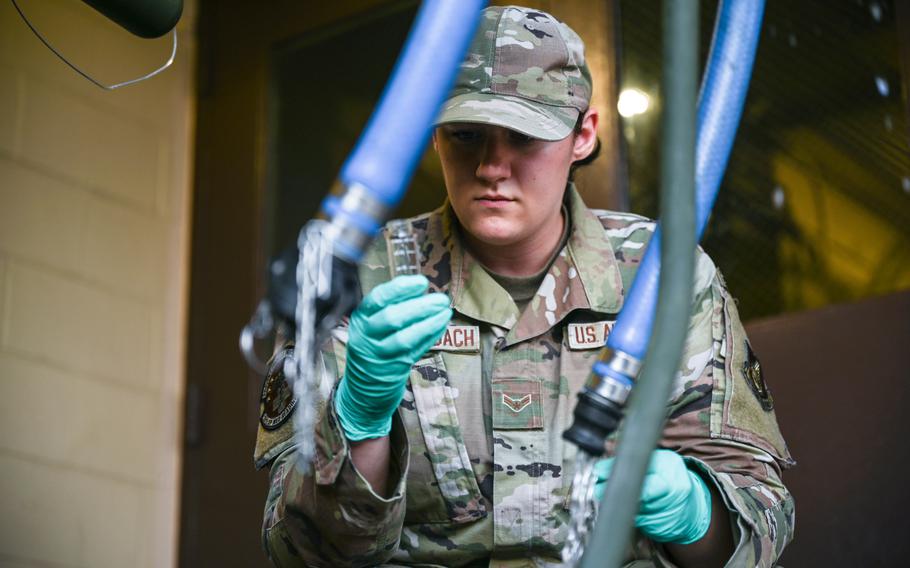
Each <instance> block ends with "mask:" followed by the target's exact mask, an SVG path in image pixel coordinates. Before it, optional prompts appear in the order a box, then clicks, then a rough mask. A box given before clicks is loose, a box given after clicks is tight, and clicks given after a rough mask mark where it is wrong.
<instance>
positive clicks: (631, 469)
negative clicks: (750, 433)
mask: <svg viewBox="0 0 910 568" xmlns="http://www.w3.org/2000/svg"><path fill="white" fill-rule="evenodd" d="M663 29H664V45H663V77H664V87H663V93H664V97H663V98H664V101H665V104H664V108H665V109H666V110H665V112H664V116H663V120H664V130H663V132H664V134H663V147H662V152H661V221H660V222H661V226H662V229H661V230H662V231H663V239H662V242H661V248H662V251H661V272H660V289H659V292H658V300H657V311H656V315H655V326H654V332H653V334H652V337H651V341H650V348H649V349H648V354H647V356H646V357H645V362H644V366H643V368H642V373H641V376H640V378H639V380H638V382H637V384H636V385H635V388H633V389H632V395H631V398H630V403H629V407H628V408H629V411H628V418H627V419H626V421H625V422H624V423H623V425H622V427H621V429H620V432H619V446H618V450H617V453H616V463H615V465H614V467H613V471H612V474H611V477H610V479H609V481H608V482H607V487H606V490H605V492H604V497H603V501H602V504H601V508H600V514H599V517H598V520H597V525H596V526H595V528H594V532H593V534H592V535H591V538H590V540H589V542H588V547H587V549H586V551H585V555H584V556H583V557H582V560H581V566H582V567H585V568H588V567H590V568H593V567H595V566H596V567H598V568H602V567H607V568H613V567H617V566H619V564H620V562H621V561H622V559H623V554H625V552H626V550H627V546H628V542H629V539H630V537H631V534H632V526H633V521H634V517H635V514H636V513H637V512H638V503H639V495H640V494H641V484H642V480H643V479H644V476H645V471H646V470H647V467H648V462H649V460H650V456H651V452H652V451H653V450H654V448H655V446H656V445H657V442H658V440H659V439H660V433H661V431H662V429H663V423H664V420H665V419H666V408H667V401H668V399H669V397H670V390H671V388H672V383H673V378H674V377H675V376H676V373H677V371H678V369H679V363H680V358H681V357H682V350H683V345H684V343H685V339H686V331H687V330H688V324H689V317H690V313H691V305H692V287H693V274H694V258H695V254H694V253H695V242H696V241H695V110H696V90H697V72H698V59H697V56H698V0H668V1H666V2H664V3H663Z"/></svg>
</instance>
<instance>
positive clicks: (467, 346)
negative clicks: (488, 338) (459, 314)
mask: <svg viewBox="0 0 910 568" xmlns="http://www.w3.org/2000/svg"><path fill="white" fill-rule="evenodd" d="M430 349H431V350H433V351H458V352H463V353H479V352H480V328H479V327H478V326H476V325H450V326H449V327H447V328H446V332H445V333H444V334H443V335H442V337H440V338H439V341H437V342H436V345H434V346H433V347H431V348H430Z"/></svg>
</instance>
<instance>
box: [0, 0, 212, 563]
mask: <svg viewBox="0 0 910 568" xmlns="http://www.w3.org/2000/svg"><path fill="white" fill-rule="evenodd" d="M19 4H20V6H21V7H22V9H23V11H25V12H26V14H27V15H28V17H29V18H30V19H31V20H32V22H33V23H34V24H35V26H36V27H38V28H39V30H41V32H42V33H44V34H45V35H46V36H47V38H48V39H49V40H50V41H51V42H52V43H53V44H54V45H55V47H57V48H58V49H59V50H61V51H63V52H64V53H65V54H66V55H67V56H68V57H72V59H74V60H76V61H78V62H79V64H80V65H84V66H85V67H86V68H88V69H89V70H90V71H91V72H92V73H94V74H96V75H97V76H99V77H100V78H101V79H102V80H104V81H105V82H108V83H114V82H119V81H122V80H125V79H129V78H132V77H134V76H139V75H143V74H144V73H146V72H147V71H148V70H150V69H152V68H154V67H155V66H157V64H159V63H160V62H163V61H164V60H165V59H166V58H167V55H168V54H169V51H170V39H169V38H164V39H159V40H142V39H139V38H136V37H134V36H131V35H130V34H128V33H127V32H126V31H124V30H122V29H121V28H119V27H118V26H116V25H114V24H112V23H110V22H108V21H107V20H105V19H104V18H103V17H101V16H100V15H98V14H97V13H95V12H94V11H93V10H92V9H90V8H88V7H87V6H86V5H84V4H83V3H82V2H76V1H74V0H19ZM194 12H195V3H194V2H186V7H185V11H184V16H183V19H182V21H181V23H180V25H179V26H178V31H179V44H180V45H179V49H178V54H177V59H176V61H175V62H174V65H173V66H172V67H171V68H170V69H168V70H167V71H165V72H164V73H163V74H162V75H160V76H158V77H155V78H153V79H151V80H149V81H147V82H145V83H141V84H138V85H133V86H130V87H125V88H124V89H121V90H117V91H113V92H106V91H103V90H101V89H99V88H98V87H96V86H94V85H92V84H90V83H89V82H88V81H86V80H85V79H83V78H81V77H79V76H78V75H77V74H76V73H74V72H73V71H71V70H70V69H69V68H67V67H66V66H65V65H64V64H63V63H62V62H60V61H59V60H58V59H57V58H56V57H55V56H54V55H53V54H52V53H51V52H50V51H49V50H48V49H47V48H45V47H44V46H43V45H42V44H41V43H40V42H39V41H38V40H37V39H36V38H35V37H34V36H33V35H32V33H31V32H30V31H29V30H28V28H27V27H26V26H25V24H24V23H23V22H22V21H21V20H20V18H19V16H18V14H17V13H16V11H15V10H14V8H13V6H12V5H11V3H10V2H0V566H3V567H16V568H25V567H60V568H64V567H65V568H70V567H72V568H76V567H92V568H96V567H98V568H101V567H118V568H122V567H139V568H141V567H158V566H173V565H175V564H176V560H175V559H176V547H177V542H176V541H177V534H178V531H177V529H178V527H177V523H178V517H179V506H178V503H179V494H178V493H179V487H180V483H179V479H178V475H179V471H180V453H181V439H180V435H181V427H182V408H183V384H184V377H183V372H184V350H185V347H184V344H185V336H186V332H185V321H186V304H187V290H188V282H187V278H188V274H189V250H190V248H189V235H190V231H189V220H190V218H191V217H190V211H189V207H190V204H191V199H190V195H191V179H192V172H191V165H192V148H193V142H192V140H193V132H192V126H193V124H194V99H195V95H194V73H195V70H194V66H195V47H196V46H195V33H194V30H193V22H194Z"/></svg>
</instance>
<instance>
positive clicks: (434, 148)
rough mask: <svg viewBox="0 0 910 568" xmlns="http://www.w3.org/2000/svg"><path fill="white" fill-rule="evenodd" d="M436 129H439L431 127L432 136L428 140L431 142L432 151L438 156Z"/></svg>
mask: <svg viewBox="0 0 910 568" xmlns="http://www.w3.org/2000/svg"><path fill="white" fill-rule="evenodd" d="M437 128H439V127H438V126H434V127H433V134H432V136H431V137H430V138H431V139H432V140H433V150H434V151H435V152H436V153H437V154H438V153H439V146H437V145H436V129H437Z"/></svg>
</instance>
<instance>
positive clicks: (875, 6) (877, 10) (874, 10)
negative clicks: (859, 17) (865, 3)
mask: <svg viewBox="0 0 910 568" xmlns="http://www.w3.org/2000/svg"><path fill="white" fill-rule="evenodd" d="M869 13H870V14H872V19H873V20H875V21H876V22H881V21H882V7H881V4H879V3H878V2H873V3H871V4H869Z"/></svg>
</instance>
